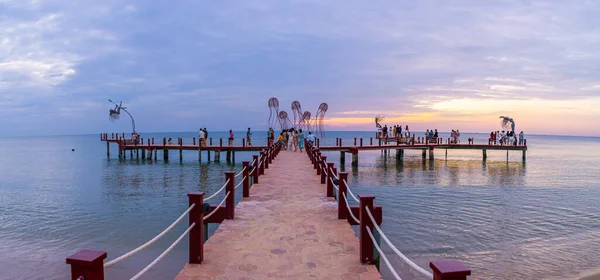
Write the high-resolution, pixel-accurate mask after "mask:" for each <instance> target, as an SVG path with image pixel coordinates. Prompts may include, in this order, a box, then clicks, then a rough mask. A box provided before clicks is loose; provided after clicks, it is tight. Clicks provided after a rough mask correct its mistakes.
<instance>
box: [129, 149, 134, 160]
mask: <svg viewBox="0 0 600 280" xmlns="http://www.w3.org/2000/svg"><path fill="white" fill-rule="evenodd" d="M129 158H130V159H132V158H133V150H129Z"/></svg>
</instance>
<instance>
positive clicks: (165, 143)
mask: <svg viewBox="0 0 600 280" xmlns="http://www.w3.org/2000/svg"><path fill="white" fill-rule="evenodd" d="M165 145H167V138H163V146H165Z"/></svg>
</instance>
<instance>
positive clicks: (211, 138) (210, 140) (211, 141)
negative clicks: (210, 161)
mask: <svg viewBox="0 0 600 280" xmlns="http://www.w3.org/2000/svg"><path fill="white" fill-rule="evenodd" d="M210 145H211V146H212V137H211V138H210Z"/></svg>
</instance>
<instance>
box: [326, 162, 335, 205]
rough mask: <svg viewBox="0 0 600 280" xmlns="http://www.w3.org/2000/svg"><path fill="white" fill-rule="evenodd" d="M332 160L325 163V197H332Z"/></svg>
mask: <svg viewBox="0 0 600 280" xmlns="http://www.w3.org/2000/svg"><path fill="white" fill-rule="evenodd" d="M333 175H334V174H333V162H328V163H327V177H328V178H327V197H333Z"/></svg>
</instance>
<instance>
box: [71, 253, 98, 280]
mask: <svg viewBox="0 0 600 280" xmlns="http://www.w3.org/2000/svg"><path fill="white" fill-rule="evenodd" d="M106 256H107V254H106V252H101V251H92V250H81V251H79V252H77V253H75V254H74V255H72V256H70V257H68V258H67V264H70V265H71V280H77V279H80V277H83V279H85V280H104V259H106Z"/></svg>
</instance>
